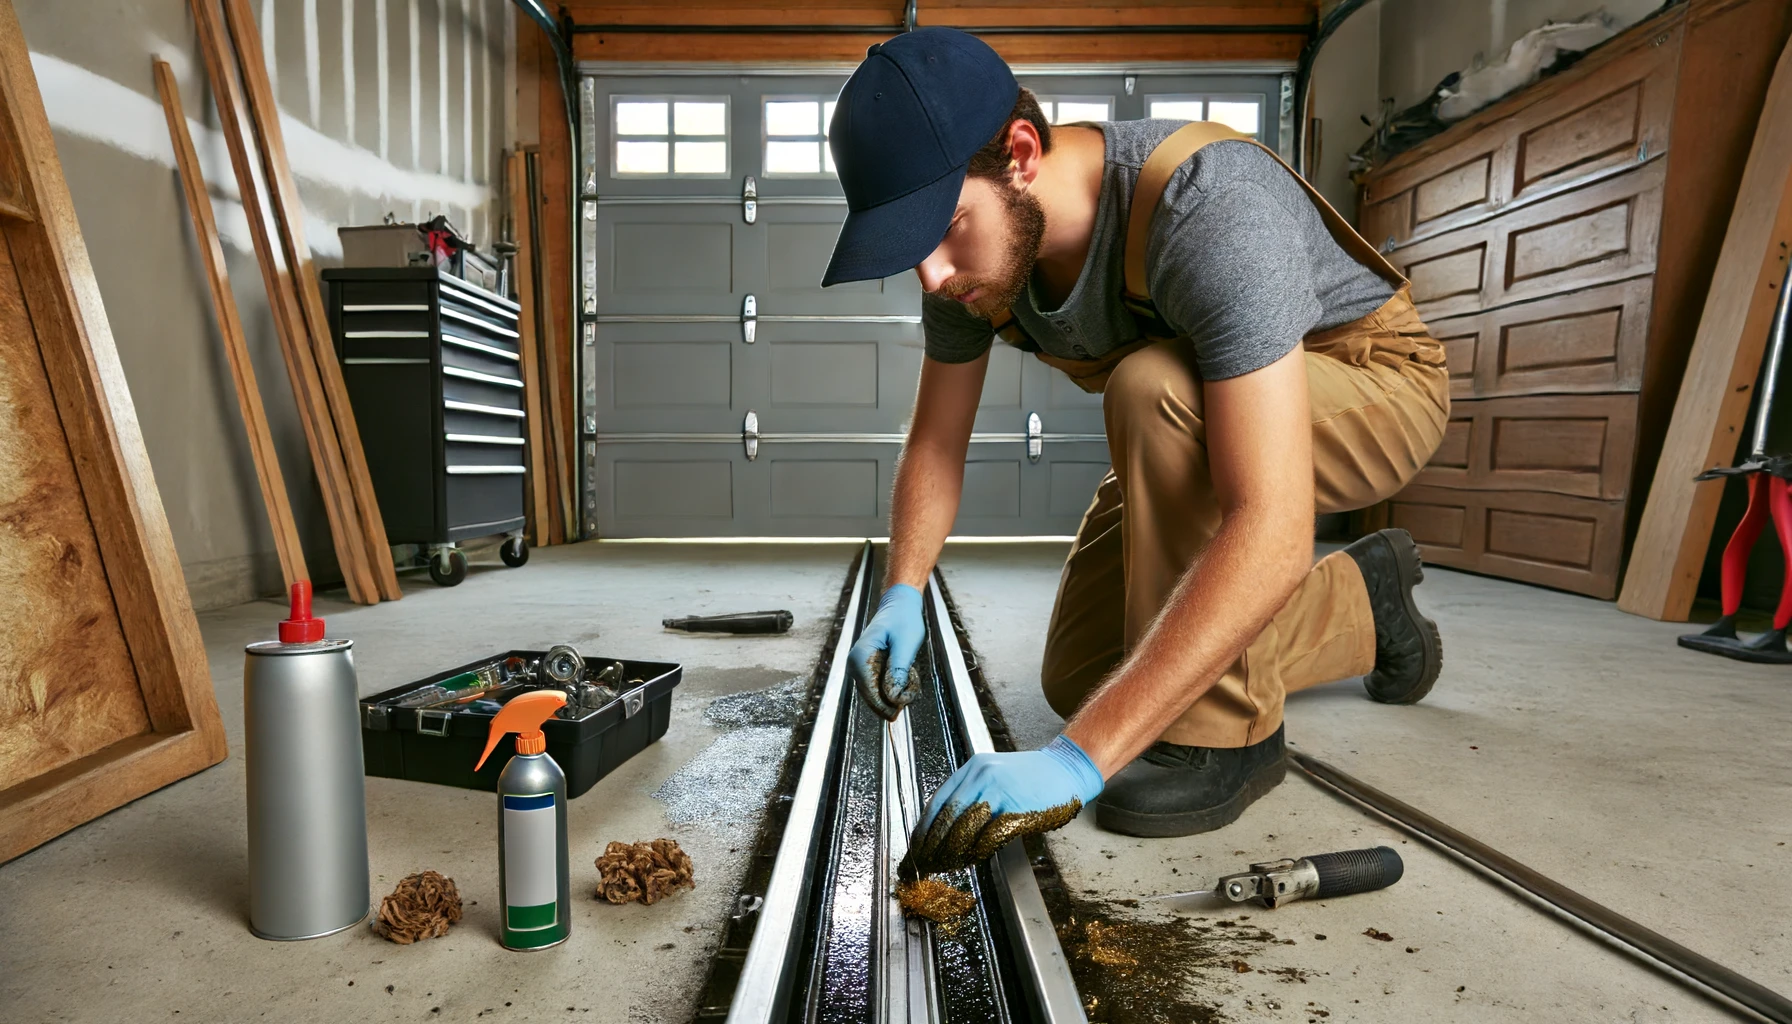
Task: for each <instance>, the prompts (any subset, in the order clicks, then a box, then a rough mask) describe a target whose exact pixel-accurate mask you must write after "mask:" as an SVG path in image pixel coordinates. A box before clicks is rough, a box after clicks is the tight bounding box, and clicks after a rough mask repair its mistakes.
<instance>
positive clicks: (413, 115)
mask: <svg viewBox="0 0 1792 1024" xmlns="http://www.w3.org/2000/svg"><path fill="white" fill-rule="evenodd" d="M14 5H15V7H16V9H17V11H18V15H19V21H20V23H21V24H22V25H23V26H24V30H25V40H26V43H27V44H28V45H29V47H30V49H31V54H32V68H33V70H34V71H35V72H36V74H37V78H38V84H39V87H40V89H41V90H42V92H43V95H44V106H45V108H46V110H47V111H48V113H49V116H50V122H51V124H52V126H53V127H54V128H55V134H56V148H57V153H58V155H59V156H60V158H61V160H62V165H63V170H64V172H65V173H66V175H67V176H68V182H69V189H70V191H71V192H72V193H73V195H74V200H75V211H76V214H77V215H78V217H79V218H80V222H81V231H82V234H83V236H84V237H85V238H86V241H87V247H88V250H89V251H90V252H91V254H92V257H93V266H94V272H95V274H96V276H97V277H98V280H99V286H100V292H101V295H102V296H103V297H104V299H105V303H106V313H107V316H108V318H109V319H110V321H111V325H112V333H113V336H114V337H115V338H116V339H117V342H118V349H119V356H120V359H121V360H122V362H123V364H124V369H125V377H126V379H127V381H128V382H129V383H130V386H131V393H132V397H133V399H134V400H135V402H136V406H137V414H138V417H139V419H140V420H141V423H142V429H143V436H144V441H145V443H146V445H147V447H148V450H149V457H150V462H151V464H152V465H153V467H154V469H155V474H156V482H157V484H158V486H159V487H160V489H161V492H162V501H163V504H164V505H165V506H166V507H167V510H168V520H169V523H170V525H171V526H172V528H173V532H174V542H175V547H176V548H177V550H178V552H179V555H180V559H181V564H182V566H183V567H184V569H185V570H186V575H187V582H188V585H189V587H190V588H191V589H192V592H193V599H194V603H195V604H196V605H197V606H199V607H201V608H207V607H217V606H221V605H227V604H234V603H237V602H241V601H244V600H248V599H250V598H253V597H257V596H262V595H268V594H273V593H277V592H278V591H279V589H280V573H279V567H278V563H277V561H276V558H275V554H274V546H273V538H272V535H271V534H270V533H269V532H268V528H267V515H266V512H265V510H264V509H263V507H262V502H261V496H260V492H259V490H258V488H257V486H256V483H255V472H254V464H253V462H252V461H251V460H250V457H249V449H248V444H247V442H246V440H245V439H244V435H243V428H242V422H241V419H240V417H239V416H238V414H237V410H236V397H235V392H234V390H233V388H232V386H231V383H230V371H229V365H228V363H227V362H226V361H225V358H224V354H223V349H222V347H221V345H220V343H219V340H218V336H217V328H216V325H215V324H214V323H213V318H212V313H211V302H210V298H209V296H208V294H207V291H206V286H205V282H204V278H203V276H202V274H201V271H200V266H199V256H198V252H197V250H196V249H195V247H194V240H193V238H192V230H191V228H190V226H189V224H188V220H187V213H186V208H185V205H184V200H183V198H182V195H181V186H180V181H179V178H178V176H177V175H176V173H175V170H174V166H175V164H174V150H173V147H172V145H171V144H170V142H169V140H168V130H167V125H166V123H165V121H164V120H163V117H162V110H161V103H160V100H159V99H158V98H157V95H156V88H155V81H154V78H153V76H152V72H151V56H152V55H156V56H160V57H162V58H163V59H165V60H167V61H168V62H169V63H170V64H171V65H172V66H173V67H174V70H175V74H176V77H177V78H178V79H179V83H180V87H181V94H182V99H183V101H184V103H185V105H186V112H187V118H188V127H189V130H191V131H192V133H193V136H194V144H195V147H196V148H197V149H198V151H199V155H200V160H201V162H202V163H203V164H204V170H205V175H206V180H207V183H208V184H209V186H210V188H211V193H212V197H213V206H214V209H215V211H216V213H217V219H218V224H219V229H220V233H221V234H222V235H223V240H224V244H225V253H226V257H227V259H228V261H229V266H230V274H231V285H232V290H233V291H234V292H235V295H236V301H237V305H238V307H239V308H240V310H241V312H242V319H243V325H244V329H245V331H246V333H247V335H248V342H249V348H250V351H251V354H252V356H253V358H254V361H255V368H256V373H257V375H258V376H259V378H260V383H261V391H262V396H263V399H264V401H265V402H266V404H267V409H268V417H269V420H270V423H271V426H272V429H273V433H274V441H275V445H276V447H277V448H278V449H279V452H280V462H281V470H282V471H283V473H284V474H285V477H286V483H287V489H288V491H289V492H290V494H291V497H292V501H293V507H294V513H295V515H296V516H297V518H298V521H299V528H300V533H301V535H302V536H303V538H304V541H305V554H306V559H307V561H308V563H309V564H310V568H311V572H312V575H313V576H314V577H315V578H317V579H318V580H319V581H331V580H339V579H340V578H341V575H340V572H339V571H338V570H337V568H336V566H335V559H334V556H333V554H332V553H331V549H330V537H329V528H328V523H327V521H326V520H325V518H324V514H323V505H322V499H321V498H320V497H319V495H318V491H317V485H316V482H315V478H314V476H313V474H312V472H311V463H310V457H309V454H308V453H307V451H306V448H305V442H304V434H303V432H302V430H301V428H300V426H299V422H298V414H297V410H296V409H295V407H294V405H293V401H292V390H291V386H290V384H289V383H288V381H287V377H286V371H285V367H284V364H283V363H282V361H281V358H280V351H279V345H278V341H277V339H276V337H275V334H274V330H273V322H272V320H271V319H270V317H269V313H268V306H267V298H266V293H265V292H264V291H263V285H262V280H261V275H260V271H259V269H258V268H257V266H256V263H255V258H254V254H253V251H252V250H251V248H250V242H249V236H248V225H247V221H246V219H245V217H244V214H243V208H242V205H241V204H240V203H239V202H238V201H237V187H236V178H235V176H234V174H233V173H232V172H231V170H230V158H229V155H228V153H227V152H226V151H225V148H224V142H223V137H222V136H221V135H220V134H219V133H218V132H217V130H216V129H215V128H214V127H213V126H215V125H216V124H217V123H218V121H217V111H216V110H215V109H214V108H213V106H212V102H211V95H210V90H209V89H208V88H207V86H206V78H205V69H204V64H203V61H202V58H201V57H200V55H199V49H198V38H197V34H196V30H195V29H194V27H193V23H192V17H191V15H190V13H189V11H188V8H187V4H186V2H185V0H79V2H70V0H14ZM252 6H254V7H255V9H256V10H257V11H258V14H259V17H260V20H261V31H262V36H263V42H264V48H265V50H266V53H267V59H268V66H269V74H270V77H272V78H273V80H274V87H275V92H276V94H277V98H278V101H279V105H280V107H281V111H282V117H281V122H282V126H283V128H284V131H285V135H286V145H287V152H288V156H289V158H290V159H291V161H292V168H293V174H294V176H295V177H296V179H297V181H298V187H299V195H300V199H301V200H302V201H303V203H304V206H305V214H306V220H307V233H308V235H309V238H310V241H311V244H312V246H313V247H314V249H315V255H316V257H317V261H318V263H319V265H320V266H330V265H333V264H334V263H335V262H336V261H337V258H338V257H339V256H340V248H339V247H338V244H337V240H336V228H337V227H338V226H339V225H346V224H369V223H377V222H378V221H379V220H380V219H381V218H382V217H383V216H384V215H385V214H386V213H388V212H392V213H396V214H397V215H399V216H400V217H402V218H405V219H416V218H418V217H420V216H421V217H427V216H432V215H433V214H435V213H437V212H442V213H446V214H448V216H449V218H450V219H452V220H453V221H454V222H455V223H456V224H457V225H459V226H460V227H461V228H462V229H463V230H465V231H467V232H469V233H470V234H471V235H472V236H473V238H474V240H475V241H477V242H479V243H480V244H482V245H483V244H486V243H488V242H490V241H491V240H492V235H493V232H494V231H495V230H496V228H497V226H498V221H499V210H500V208H501V206H500V204H499V202H498V196H497V192H498V182H499V177H500V171H499V154H500V151H501V150H502V149H503V148H505V147H506V146H510V145H513V144H514V140H515V137H516V132H515V120H516V119H515V109H516V107H515V102H514V98H513V96H512V94H513V93H514V69H515V61H514V59H513V50H514V45H513V41H514V38H515V33H514V27H513V24H514V23H513V17H514V16H513V5H512V4H511V3H510V2H509V0H260V2H259V3H257V4H253V5H252Z"/></svg>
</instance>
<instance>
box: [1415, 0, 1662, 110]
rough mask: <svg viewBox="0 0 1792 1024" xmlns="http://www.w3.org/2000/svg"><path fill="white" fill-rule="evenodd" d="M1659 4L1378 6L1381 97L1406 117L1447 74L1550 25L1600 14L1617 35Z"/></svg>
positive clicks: (1501, 1) (1493, 0)
mask: <svg viewBox="0 0 1792 1024" xmlns="http://www.w3.org/2000/svg"><path fill="white" fill-rule="evenodd" d="M1662 6H1663V0H1444V2H1441V3H1440V2H1439V0H1382V5H1381V94H1382V95H1383V96H1392V97H1393V98H1394V107H1395V109H1397V110H1404V109H1405V108H1407V107H1410V106H1412V105H1413V104H1414V103H1417V102H1418V101H1420V100H1422V99H1424V98H1425V97H1426V96H1427V95H1429V94H1430V92H1431V90H1432V89H1433V88H1435V87H1436V86H1437V83H1438V82H1439V81H1440V80H1441V79H1442V78H1443V77H1444V76H1445V75H1447V74H1449V73H1450V72H1452V71H1462V70H1465V69H1467V68H1469V67H1471V66H1473V65H1474V63H1475V62H1476V60H1478V59H1479V60H1483V61H1486V62H1488V63H1492V62H1494V61H1497V60H1499V59H1500V58H1501V57H1503V56H1504V55H1505V53H1506V49H1507V48H1508V47H1510V46H1511V45H1512V41H1513V40H1515V39H1517V38H1518V37H1520V36H1522V35H1524V34H1525V33H1526V32H1529V31H1531V30H1532V29H1535V28H1540V27H1541V26H1542V25H1543V24H1544V23H1545V22H1550V21H1576V20H1579V19H1580V18H1581V17H1583V16H1585V15H1587V14H1588V13H1590V12H1592V11H1594V10H1596V9H1598V8H1600V7H1603V8H1604V9H1605V12H1606V13H1607V14H1609V15H1611V16H1612V18H1614V19H1615V20H1616V21H1617V23H1618V25H1619V27H1626V26H1629V25H1633V24H1635V23H1636V22H1638V21H1641V20H1642V19H1643V18H1644V17H1646V16H1647V15H1649V14H1651V13H1652V12H1654V11H1656V10H1659V9H1660V8H1661V7H1662Z"/></svg>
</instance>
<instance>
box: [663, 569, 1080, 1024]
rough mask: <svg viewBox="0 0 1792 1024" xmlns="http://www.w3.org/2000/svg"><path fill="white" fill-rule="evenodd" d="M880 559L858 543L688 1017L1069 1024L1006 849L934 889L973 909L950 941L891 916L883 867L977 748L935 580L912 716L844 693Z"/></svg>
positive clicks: (1056, 973) (1022, 866) (1034, 903)
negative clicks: (813, 686) (932, 797)
mask: <svg viewBox="0 0 1792 1024" xmlns="http://www.w3.org/2000/svg"><path fill="white" fill-rule="evenodd" d="M878 556H879V552H878V550H877V549H875V548H874V547H873V546H872V545H871V544H870V543H867V544H866V545H865V547H864V549H863V551H862V553H861V555H860V557H859V559H858V560H857V562H856V563H855V565H854V567H853V569H852V572H851V575H850V578H849V580H848V585H847V588H846V593H845V595H844V596H843V598H842V601H841V605H840V625H839V628H838V629H837V631H836V633H835V635H834V636H832V637H830V639H829V647H828V650H826V651H824V652H823V664H824V665H825V666H826V669H825V676H824V677H823V678H821V679H820V680H818V683H819V686H818V692H817V693H816V695H815V696H814V698H813V700H812V703H811V708H812V710H813V714H812V716H811V721H810V722H809V723H807V724H806V726H799V728H798V733H797V736H796V737H795V738H793V741H792V748H791V750H792V754H791V763H790V764H789V765H787V767H786V778H785V783H786V784H785V786H784V787H783V790H784V791H783V792H781V793H779V794H778V795H776V796H775V797H774V799H773V807H772V809H773V813H772V814H771V815H769V816H768V824H767V827H766V829H765V831H764V832H763V833H762V835H761V844H762V846H761V857H762V858H763V857H765V856H766V855H767V854H769V852H770V850H771V849H775V850H776V854H775V857H773V858H772V859H771V860H770V863H769V870H767V865H766V864H765V863H763V861H762V862H760V863H756V864H755V866H754V868H753V869H750V870H749V873H748V880H747V885H746V887H745V889H744V894H743V895H742V897H741V904H740V908H739V910H738V912H737V913H736V914H735V915H734V917H733V919H732V920H731V922H730V926H729V929H728V933H727V934H726V935H725V936H724V941H723V948H722V950H721V951H720V952H719V953H718V954H717V961H716V965H715V967H714V968H712V971H711V976H710V980H709V984H708V985H707V986H706V989H705V992H704V995H703V1005H702V1006H701V1008H700V1009H699V1012H698V1019H699V1020H719V1019H723V1017H724V1013H725V1019H726V1021H727V1022H728V1024H774V1022H777V1024H783V1022H792V1021H801V1022H804V1024H848V1022H850V1024H860V1022H866V1021H876V1022H880V1024H897V1022H902V1024H941V1022H946V1021H979V1022H982V1021H991V1022H1002V1024H1009V1022H1031V1021H1043V1022H1047V1024H1085V1022H1086V1017H1085V1015H1084V1013H1083V1008H1082V1003H1081V1001H1080V999H1079V998H1078V996H1077V991H1076V986H1075V983H1074V982H1073V981H1072V979H1071V975H1070V967H1069V964H1068V962H1067V961H1066V960H1065V957H1064V954H1063V950H1062V949H1061V948H1060V946H1059V944H1058V938H1057V934H1056V932H1055V931H1054V930H1053V928H1052V924H1051V921H1050V919H1049V917H1048V916H1047V914H1046V909H1045V902H1044V900H1043V898H1042V897H1041V896H1040V892H1039V886H1038V883H1037V882H1036V881H1035V879H1034V875H1033V870H1032V865H1031V864H1030V863H1029V861H1028V859H1027V855H1026V853H1025V851H1024V849H1023V848H1022V846H1021V844H1020V843H1019V842H1015V843H1011V844H1009V846H1008V847H1006V848H1004V849H1003V850H1002V851H1001V853H1000V854H998V855H997V856H996V857H995V858H992V859H991V861H990V862H988V863H986V864H982V865H979V866H977V867H975V868H971V869H966V870H964V871H959V872H954V873H952V874H949V875H946V876H942V877H943V878H944V880H945V881H947V882H948V883H950V884H953V885H956V886H958V887H959V888H962V889H965V890H967V891H969V892H971V893H972V894H973V895H975V896H976V897H977V904H976V908H975V909H974V910H973V911H972V912H971V913H969V914H967V915H966V916H965V917H964V918H962V919H961V920H960V921H958V922H957V923H956V924H955V925H954V927H952V928H951V929H945V928H940V927H936V926H935V925H933V924H931V923H928V922H926V921H921V920H913V919H905V918H904V917H903V915H902V912H901V910H900V908H899V907H898V905H897V903H896V900H895V898H894V896H893V895H892V893H893V890H894V887H895V882H896V865H897V864H898V863H899V862H900V861H901V859H902V857H903V855H904V854H905V853H906V852H907V843H908V836H909V833H910V831H911V830H912V828H913V826H914V823H915V822H916V820H917V819H918V818H919V816H920V812H921V808H922V802H923V797H924V795H925V794H927V793H931V792H932V791H933V790H934V789H936V788H937V787H938V786H939V785H940V784H941V783H942V782H944V781H945V780H946V778H947V777H948V776H949V775H950V774H951V773H952V771H953V770H954V769H956V768H957V767H958V765H960V764H962V763H963V762H964V761H965V760H966V759H968V758H969V757H970V756H971V755H973V754H976V753H981V752H985V751H990V750H993V749H994V745H993V743H992V742H991V738H990V733H989V729H988V726H987V725H986V724H985V722H984V720H983V713H982V710H981V709H980V708H979V706H978V702H977V695H976V692H975V689H974V687H973V683H972V679H971V675H970V672H969V671H968V669H967V667H966V662H965V654H964V649H963V648H962V646H961V645H960V641H959V638H958V635H957V633H956V631H955V630H954V629H953V626H952V621H951V614H950V611H949V609H948V607H947V604H946V599H945V596H944V594H943V592H942V589H941V587H940V585H939V583H938V580H937V576H936V579H935V582H934V583H933V584H931V585H929V586H928V588H927V594H926V598H925V614H926V618H927V627H928V640H927V642H926V643H925V644H924V645H923V646H922V648H921V651H920V652H919V655H918V657H917V659H916V663H915V667H914V673H913V678H914V679H915V685H916V686H917V687H918V688H919V691H918V694H917V697H916V699H915V702H914V703H913V704H912V705H910V706H909V708H908V710H907V712H906V713H905V714H903V715H902V716H901V717H900V718H899V719H898V720H897V721H896V722H895V723H893V724H886V723H885V722H884V721H883V720H882V719H880V718H878V717H877V716H876V715H875V714H873V713H872V712H871V711H870V710H869V709H868V708H866V707H865V706H864V704H863V702H861V701H860V700H859V699H858V698H857V696H856V695H855V694H854V693H853V692H852V685H851V683H850V682H849V681H848V680H847V678H846V655H847V652H848V651H849V650H850V649H851V647H852V644H853V642H854V640H855V639H856V638H857V637H858V634H859V631H860V630H861V629H863V628H864V624H865V622H866V621H867V620H868V619H869V617H870V613H871V604H872V602H871V595H872V593H873V589H872V588H873V582H874V581H875V580H876V579H878V577H879V573H878V572H877V571H876V570H877V568H878V565H877V562H878Z"/></svg>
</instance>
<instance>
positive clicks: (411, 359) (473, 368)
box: [323, 267, 528, 586]
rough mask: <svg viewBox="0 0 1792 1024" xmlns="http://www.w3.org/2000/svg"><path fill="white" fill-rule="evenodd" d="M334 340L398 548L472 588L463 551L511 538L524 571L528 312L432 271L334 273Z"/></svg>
mask: <svg viewBox="0 0 1792 1024" xmlns="http://www.w3.org/2000/svg"><path fill="white" fill-rule="evenodd" d="M323 278H324V280H325V281H326V282H327V283H328V284H329V306H330V329H331V332H332V333H333V334H334V336H335V340H336V353H337V357H338V358H339V359H340V360H341V361H342V373H343V377H344V378H345V380H346V381H347V384H348V394H349V401H350V403H352V404H353V406H354V409H355V419H356V420H357V422H358V423H359V425H360V428H361V445H362V447H363V448H364V449H366V452H367V468H368V471H369V473H370V474H371V475H372V477H373V488H374V492H375V494H376V495H377V496H378V497H379V502H380V513H381V515H382V516H384V518H385V521H386V539H387V541H388V542H390V543H392V544H421V545H424V546H425V547H426V548H427V549H428V554H429V557H430V573H431V575H432V576H434V577H435V580H436V582H438V583H442V584H445V585H450V586H452V585H453V584H455V583H459V582H460V581H461V579H464V578H465V576H466V558H465V556H464V555H462V554H461V553H460V551H459V550H458V547H457V545H458V544H459V542H461V541H463V540H467V539H470V538H474V537H488V536H493V535H498V534H505V535H508V539H507V540H506V541H505V544H504V548H503V555H504V561H505V562H506V563H508V564H510V565H512V566H516V565H521V564H522V563H523V561H525V560H526V559H527V557H528V548H527V545H526V543H525V542H524V540H523V536H522V530H523V475H524V467H525V465H526V458H525V453H524V439H525V437H526V436H527V435H526V432H525V430H524V423H523V417H524V412H523V410H524V402H523V373H522V360H521V351H520V336H519V335H518V333H517V318H518V309H519V307H518V306H517V304H516V303H514V302H512V301H510V300H509V299H506V298H504V297H502V296H500V295H498V294H496V293H494V292H489V291H486V290H485V289H483V288H479V287H477V286H475V285H472V284H469V283H468V282H466V281H463V280H460V279H459V278H455V277H449V276H446V275H444V274H441V273H439V272H438V271H437V270H435V269H434V268H431V267H369V268H343V269H339V270H326V271H324V273H323Z"/></svg>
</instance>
